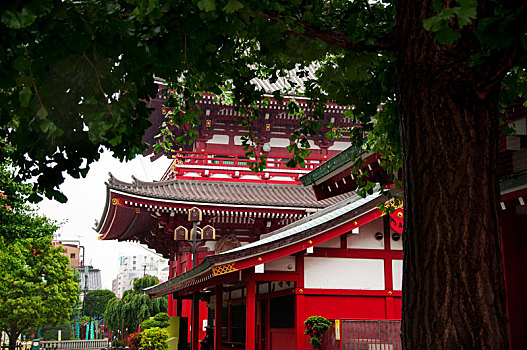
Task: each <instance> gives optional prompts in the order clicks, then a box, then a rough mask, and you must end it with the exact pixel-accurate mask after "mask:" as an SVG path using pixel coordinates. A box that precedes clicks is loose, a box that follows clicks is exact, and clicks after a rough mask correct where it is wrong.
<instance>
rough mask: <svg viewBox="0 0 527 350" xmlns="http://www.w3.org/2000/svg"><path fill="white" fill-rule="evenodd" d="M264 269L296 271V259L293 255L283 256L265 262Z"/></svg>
mask: <svg viewBox="0 0 527 350" xmlns="http://www.w3.org/2000/svg"><path fill="white" fill-rule="evenodd" d="M264 268H265V271H296V259H295V257H294V256H291V255H289V256H285V257H283V258H280V259H277V260H273V261H270V262H267V263H265V265H264Z"/></svg>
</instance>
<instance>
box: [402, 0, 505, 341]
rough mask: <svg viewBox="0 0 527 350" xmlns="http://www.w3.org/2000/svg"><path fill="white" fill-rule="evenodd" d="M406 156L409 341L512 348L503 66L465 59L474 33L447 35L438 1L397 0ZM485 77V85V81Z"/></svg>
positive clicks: (406, 332) (405, 321)
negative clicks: (492, 81) (499, 75)
mask: <svg viewBox="0 0 527 350" xmlns="http://www.w3.org/2000/svg"><path fill="white" fill-rule="evenodd" d="M396 6H397V11H398V12H397V18H398V22H397V32H398V34H399V38H401V39H402V40H401V41H400V44H399V45H400V46H399V47H398V50H397V69H398V72H397V75H398V78H399V80H398V91H399V96H398V97H397V98H398V101H399V108H400V111H399V112H400V128H401V137H402V142H403V164H404V173H403V176H404V179H403V182H404V211H405V216H404V234H403V247H404V270H403V281H404V282H403V310H402V320H403V323H402V340H403V348H404V349H412V350H413V349H508V348H509V343H508V341H509V340H508V327H507V326H508V322H507V313H506V295H505V286H504V275H503V264H502V255H501V253H502V250H501V240H500V233H499V232H500V231H499V221H498V202H499V196H500V194H499V187H498V178H497V171H496V169H497V150H498V141H499V125H498V121H499V117H498V91H499V84H497V85H496V86H490V85H489V86H486V90H485V91H486V93H485V94H481V93H480V91H479V90H478V89H479V87H481V86H483V85H484V84H485V83H486V82H485V81H484V80H485V78H484V77H485V76H493V74H489V73H493V72H492V71H496V72H498V71H499V67H495V66H493V65H492V64H488V65H487V66H486V67H483V69H482V70H475V69H473V68H471V67H470V66H469V65H467V62H468V60H469V59H470V53H467V51H470V50H471V49H473V48H475V47H477V41H476V39H475V38H474V37H471V36H470V34H469V35H464V36H463V38H462V39H460V40H459V41H458V42H456V43H455V44H453V45H441V44H440V43H438V42H437V41H436V40H435V38H434V34H433V33H430V32H426V31H425V30H424V28H423V20H424V19H425V18H428V17H431V16H433V15H434V13H433V11H432V9H433V1H432V0H426V1H424V0H423V1H411V0H398V1H397V5H396ZM482 84H483V85H482Z"/></svg>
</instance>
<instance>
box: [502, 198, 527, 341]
mask: <svg viewBox="0 0 527 350" xmlns="http://www.w3.org/2000/svg"><path fill="white" fill-rule="evenodd" d="M507 204H508V203H507ZM509 207H511V208H510V209H508V210H506V211H503V212H502V214H501V225H502V240H503V241H502V242H503V255H504V258H503V260H504V265H505V266H504V268H505V280H506V288H507V308H508V314H509V325H510V339H511V349H527V331H526V330H527V301H526V299H525V291H526V290H527V264H526V263H525V257H526V256H527V215H518V214H517V213H516V206H509V205H508V208H509Z"/></svg>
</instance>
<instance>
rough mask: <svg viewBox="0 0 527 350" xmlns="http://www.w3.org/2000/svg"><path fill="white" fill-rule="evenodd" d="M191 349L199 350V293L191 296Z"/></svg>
mask: <svg viewBox="0 0 527 350" xmlns="http://www.w3.org/2000/svg"><path fill="white" fill-rule="evenodd" d="M191 339H192V341H191V349H192V350H199V293H198V292H194V294H192V335H191Z"/></svg>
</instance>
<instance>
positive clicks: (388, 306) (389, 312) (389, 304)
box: [383, 215, 395, 320]
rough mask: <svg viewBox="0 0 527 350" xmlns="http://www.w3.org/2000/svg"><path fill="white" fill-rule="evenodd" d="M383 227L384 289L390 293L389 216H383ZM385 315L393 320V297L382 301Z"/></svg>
mask: <svg viewBox="0 0 527 350" xmlns="http://www.w3.org/2000/svg"><path fill="white" fill-rule="evenodd" d="M383 225H384V228H383V229H384V250H385V252H386V253H388V254H387V255H386V257H385V258H384V289H385V290H387V291H389V292H390V293H391V291H392V289H393V269H392V261H393V260H392V256H391V254H389V253H390V251H391V249H392V247H391V234H390V233H391V230H390V215H384V217H383ZM384 305H385V309H384V311H385V313H384V316H385V317H386V318H387V319H389V320H391V319H393V318H394V316H395V315H394V306H393V297H386V298H385V300H384Z"/></svg>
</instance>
